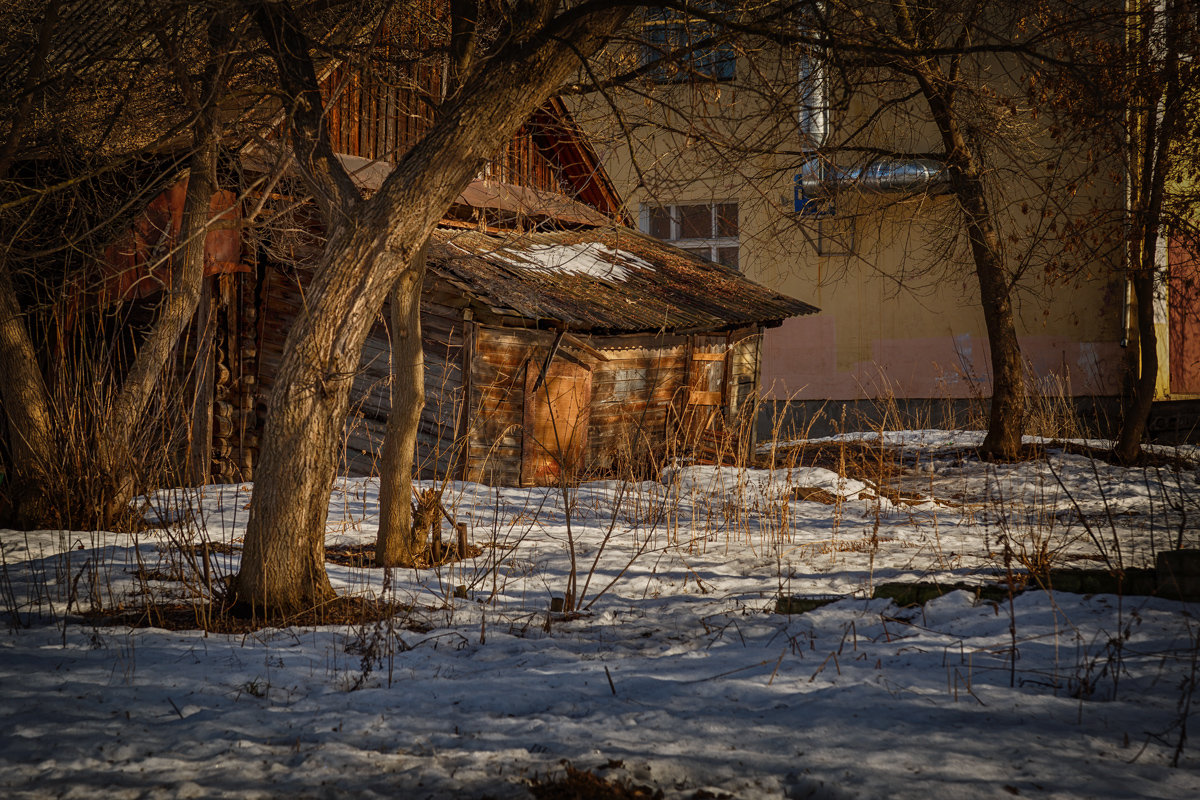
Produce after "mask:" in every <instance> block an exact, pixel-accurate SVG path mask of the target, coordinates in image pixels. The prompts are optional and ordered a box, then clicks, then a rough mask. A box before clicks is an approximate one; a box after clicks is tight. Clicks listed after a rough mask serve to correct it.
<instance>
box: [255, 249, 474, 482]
mask: <svg viewBox="0 0 1200 800" xmlns="http://www.w3.org/2000/svg"><path fill="white" fill-rule="evenodd" d="M310 281H311V274H310V273H309V272H307V271H304V270H298V271H293V272H290V273H286V272H284V271H283V270H280V269H277V268H274V267H272V268H268V269H267V270H265V274H264V279H263V296H262V301H261V302H262V309H261V314H262V315H263V317H264V318H265V319H269V320H271V321H272V323H271V324H269V325H263V326H261V328H260V331H261V333H260V337H261V338H260V352H261V356H260V363H261V369H260V371H259V374H258V395H257V397H258V414H257V424H258V426H259V427H260V428H261V425H262V424H263V422H264V421H265V418H266V408H267V402H268V399H269V397H270V392H271V389H272V387H273V384H274V376H275V375H276V373H277V372H278V368H279V362H280V359H281V358H282V356H283V345H284V341H285V340H286V338H287V331H288V329H289V328H290V323H291V320H294V319H295V318H296V316H297V315H298V314H299V313H300V309H301V307H302V304H303V293H304V290H305V289H306V288H307V286H308V284H309V282H310ZM465 306H466V303H465V301H464V300H463V299H462V297H461V295H460V294H458V293H455V292H452V291H447V290H445V289H442V288H441V287H436V286H431V287H429V288H427V290H426V291H425V292H424V294H423V295H422V298H421V338H422V343H423V345H424V351H425V407H424V408H423V409H422V411H421V423H420V430H419V433H418V443H417V464H416V468H417V472H418V475H420V477H422V478H427V479H429V478H438V479H441V478H444V477H446V476H455V477H456V475H455V473H454V470H455V465H456V464H457V462H458V459H459V457H460V454H461V440H460V435H461V434H460V425H461V424H462V396H463V378H462V376H463V370H462V363H463V343H464V339H463V327H464V320H463V311H462V310H463V308H464V307H465ZM389 313H390V311H389V307H388V305H387V304H385V305H384V307H383V310H382V312H381V313H380V315H379V317H378V318H377V319H376V321H375V324H374V325H373V326H372V328H371V331H370V333H369V334H368V335H367V339H366V342H365V343H364V345H363V353H362V358H361V360H360V361H359V367H358V372H357V373H356V374H355V376H354V384H353V387H352V388H351V391H350V414H349V416H348V417H347V420H346V427H345V431H344V434H343V439H342V442H341V451H342V458H341V464H340V466H339V468H338V469H339V474H343V475H351V476H369V475H377V474H378V462H379V458H380V454H381V452H382V447H383V439H384V434H385V432H386V430H387V417H388V411H389V410H390V408H391V385H392V378H391V344H390V342H389V337H388V325H387V320H388V318H389ZM255 442H256V443H257V440H255Z"/></svg>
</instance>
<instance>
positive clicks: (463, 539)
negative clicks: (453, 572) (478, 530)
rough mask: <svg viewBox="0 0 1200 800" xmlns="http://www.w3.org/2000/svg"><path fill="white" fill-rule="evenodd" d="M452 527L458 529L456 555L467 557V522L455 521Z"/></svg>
mask: <svg viewBox="0 0 1200 800" xmlns="http://www.w3.org/2000/svg"><path fill="white" fill-rule="evenodd" d="M454 527H455V528H457V529H458V557H459V558H466V557H467V523H465V522H456V523H454Z"/></svg>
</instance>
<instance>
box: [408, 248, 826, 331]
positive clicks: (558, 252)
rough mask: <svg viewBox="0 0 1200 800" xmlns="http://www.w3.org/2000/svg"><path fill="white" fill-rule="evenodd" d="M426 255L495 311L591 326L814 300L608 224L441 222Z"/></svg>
mask: <svg viewBox="0 0 1200 800" xmlns="http://www.w3.org/2000/svg"><path fill="white" fill-rule="evenodd" d="M428 264H429V269H430V271H431V272H432V273H433V274H434V275H436V276H437V277H439V278H441V279H443V280H445V281H447V282H448V283H450V284H452V285H454V286H456V287H458V288H459V289H461V290H462V291H463V292H465V293H466V294H468V295H470V296H471V297H473V298H474V299H475V300H477V301H478V302H481V303H483V304H484V305H486V306H488V307H490V308H491V309H492V310H493V311H494V312H496V313H498V314H503V315H510V316H515V317H520V318H523V319H524V320H534V321H540V322H550V323H564V324H566V326H567V327H568V328H569V329H571V330H573V331H585V332H589V333H649V332H685V331H686V332H691V331H704V330H719V329H724V328H734V327H741V326H744V325H751V324H766V325H771V324H777V323H779V322H780V321H782V320H784V319H786V318H788V317H794V316H799V315H802V314H813V313H816V312H817V311H818V310H819V309H817V308H816V307H814V306H811V305H809V304H808V303H804V302H801V301H800V300H795V299H793V298H791V297H787V296H785V295H782V294H779V293H778V292H775V291H772V290H771V289H768V288H766V287H765V286H761V285H759V284H757V283H755V282H754V281H751V280H750V279H748V278H746V277H745V276H744V275H742V274H741V273H740V272H738V271H737V270H735V269H732V268H730V267H726V266H722V265H721V264H715V263H713V262H711V261H705V260H704V259H701V258H699V257H697V256H694V255H692V254H691V253H687V252H685V251H683V250H680V249H678V248H675V247H672V246H670V245H669V244H667V243H665V242H661V241H659V240H657V239H653V238H651V237H649V236H646V235H645V234H642V233H638V232H637V231H634V230H632V229H630V228H625V227H620V226H615V225H614V226H608V227H603V228H592V229H584V230H574V231H553V232H544V233H514V234H509V235H505V236H500V235H493V234H489V233H483V232H480V231H475V230H463V229H451V228H439V229H438V230H437V231H436V232H435V233H434V235H433V237H432V240H431V241H430V248H429V256H428Z"/></svg>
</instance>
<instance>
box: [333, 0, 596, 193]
mask: <svg viewBox="0 0 1200 800" xmlns="http://www.w3.org/2000/svg"><path fill="white" fill-rule="evenodd" d="M423 5H424V6H426V7H425V8H423V9H416V10H415V11H414V15H415V16H414V17H413V19H416V18H418V17H420V15H422V14H424V15H426V17H427V18H428V15H431V14H433V13H434V11H433V10H431V9H432V8H433V7H434V6H436V5H438V3H437V0H430V1H429V2H426V3H424V4H423ZM443 33H444V32H443ZM436 38H437V33H436V31H435V32H431V29H430V28H429V27H428V26H423V25H419V24H411V20H410V24H401V25H399V26H395V25H393V26H392V28H391V29H388V30H385V31H384V32H383V33H382V34H381V42H380V44H379V45H378V47H377V50H376V53H377V56H376V57H375V58H373V59H371V60H370V61H369V62H367V63H365V64H359V63H356V64H346V63H343V64H340V65H338V66H336V67H334V68H332V69H331V70H330V71H329V72H328V73H327V74H326V75H325V77H324V79H323V80H322V82H321V94H322V96H323V97H324V98H325V100H326V103H327V109H326V122H327V125H328V129H329V138H330V140H331V142H332V144H333V149H334V151H335V152H337V153H343V154H345V155H351V156H358V157H359V158H366V159H371V160H375V161H389V162H392V163H396V162H397V161H399V160H400V157H401V156H403V155H404V153H405V152H407V151H408V149H409V148H410V147H412V146H413V145H414V144H415V143H416V142H417V140H419V139H420V138H421V136H423V135H424V134H425V132H426V131H427V130H429V127H430V125H431V124H432V121H433V110H434V106H435V105H436V104H437V103H438V102H439V99H440V97H441V94H442V56H443V54H444V52H445V48H444V44H439V43H438V41H436ZM429 54H433V55H429ZM534 134H535V131H534V130H533V129H532V128H531V127H529V126H523V127H522V128H521V129H520V130H518V131H517V132H516V133H515V134H514V135H513V137H512V139H511V140H510V141H509V143H508V144H507V145H506V146H505V147H504V148H503V149H502V150H501V151H500V152H499V153H497V154H496V155H495V156H494V157H493V158H491V159H490V160H489V161H488V162H487V163H486V164H485V165H484V168H483V176H484V177H485V178H487V179H489V180H493V181H497V182H501V183H508V184H512V185H515V186H522V187H526V188H531V189H536V190H538V191H545V192H555V193H558V194H564V195H569V194H571V193H570V192H569V191H568V186H569V181H567V180H566V179H565V177H564V174H563V170H562V167H561V165H559V164H556V163H555V161H554V160H553V158H554V157H555V156H556V155H557V151H556V150H555V149H554V148H553V147H549V146H548V147H541V146H539V143H538V141H537V139H535V136H534ZM550 135H551V136H554V137H561V136H568V135H573V134H572V133H571V132H568V131H565V130H560V131H556V132H554V133H552V134H550ZM540 138H541V139H545V138H546V135H542V136H541V137H540Z"/></svg>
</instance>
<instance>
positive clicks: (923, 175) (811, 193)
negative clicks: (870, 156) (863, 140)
mask: <svg viewBox="0 0 1200 800" xmlns="http://www.w3.org/2000/svg"><path fill="white" fill-rule="evenodd" d="M847 189H849V190H854V191H859V192H864V193H873V194H901V193H904V194H914V193H917V192H927V193H930V194H943V193H945V192H948V191H949V190H950V176H949V174H948V173H947V172H946V168H945V165H944V164H942V163H941V162H940V161H935V160H934V159H932V158H880V159H876V160H875V161H872V162H871V163H869V164H866V165H865V166H861V167H847V168H839V167H836V166H834V165H833V164H830V163H829V162H828V161H825V160H823V159H821V158H819V157H815V156H814V157H812V158H809V159H807V160H806V161H805V162H804V163H803V164H801V165H800V172H799V173H798V174H797V175H796V202H795V211H796V213H798V214H810V215H827V214H832V213H833V202H832V201H833V197H834V195H835V194H837V193H838V192H841V191H845V190H847Z"/></svg>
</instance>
